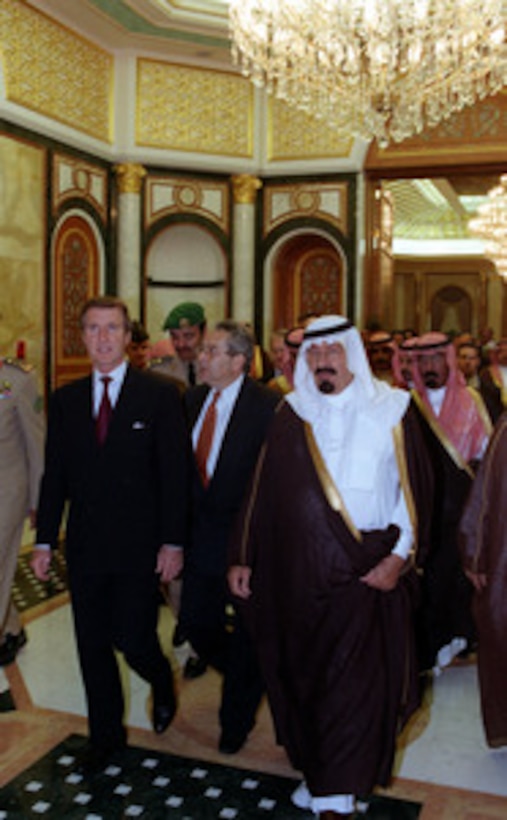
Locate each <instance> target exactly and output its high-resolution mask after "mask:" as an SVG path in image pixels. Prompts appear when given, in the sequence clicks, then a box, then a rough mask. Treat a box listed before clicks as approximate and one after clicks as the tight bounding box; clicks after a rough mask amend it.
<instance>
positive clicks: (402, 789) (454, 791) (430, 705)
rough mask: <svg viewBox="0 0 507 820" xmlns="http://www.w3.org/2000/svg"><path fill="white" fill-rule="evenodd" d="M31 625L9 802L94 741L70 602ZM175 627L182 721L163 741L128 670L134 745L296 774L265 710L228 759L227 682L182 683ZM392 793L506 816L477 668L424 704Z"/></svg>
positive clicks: (5, 717)
mask: <svg viewBox="0 0 507 820" xmlns="http://www.w3.org/2000/svg"><path fill="white" fill-rule="evenodd" d="M24 618H25V624H26V632H27V635H28V643H27V645H26V646H25V647H24V648H23V649H22V650H21V652H20V653H19V655H18V657H17V660H16V662H15V663H13V664H11V665H10V666H7V667H4V668H0V697H1V698H3V699H4V702H5V698H6V697H7V698H8V697H9V696H10V697H11V698H12V700H13V703H14V705H15V707H16V708H15V710H12V711H4V712H1V713H0V795H1V787H2V786H4V785H5V784H7V783H8V782H9V781H10V780H11V779H12V778H13V777H15V776H16V775H17V774H18V773H19V772H21V771H23V769H25V768H26V767H27V766H28V765H29V764H31V763H32V762H33V761H35V760H37V759H38V758H39V757H41V756H42V755H43V754H45V753H46V752H47V751H48V750H49V749H51V748H52V747H53V746H55V745H56V744H57V743H59V742H61V741H62V740H63V739H64V738H66V737H67V736H68V735H69V734H71V733H78V734H86V720H85V709H84V697H83V689H82V685H81V680H80V676H79V672H78V667H77V658H76V652H75V648H74V641H73V637H72V623H71V615H70V609H69V605H68V602H67V601H66V596H65V595H63V596H61V595H60V596H57V597H56V598H55V599H54V600H52V601H48V602H47V604H42V605H39V606H37V607H36V608H35V609H33V610H28V611H27V612H26V613H25V616H24ZM172 628H173V622H172V617H171V614H170V611H169V610H168V608H167V607H165V606H164V607H162V608H161V619H160V635H161V639H162V643H163V645H164V648H165V650H166V652H167V654H168V655H169V656H170V657H171V658H172V663H173V667H174V670H175V675H176V681H177V687H178V691H179V702H180V706H179V711H178V714H177V716H176V718H175V720H174V722H173V724H172V725H171V727H170V728H169V730H168V731H167V732H166V733H165V734H164V735H163V736H155V735H154V734H153V732H152V731H151V729H150V722H149V716H148V687H147V685H146V684H145V683H144V682H143V681H142V680H140V679H139V678H138V677H137V676H136V675H135V674H134V673H132V672H131V671H129V670H128V669H127V668H126V667H125V666H122V670H123V675H124V684H125V690H126V692H127V693H128V696H127V697H128V703H127V723H128V726H129V740H130V742H131V743H133V744H135V745H139V746H141V747H143V748H146V749H156V750H159V751H166V752H170V753H172V754H177V755H182V756H189V757H193V758H197V759H201V760H207V761H209V762H222V763H225V764H227V765H234V766H238V767H239V768H247V769H254V770H257V771H265V772H268V773H272V774H279V775H283V776H289V777H297V773H295V772H293V770H292V769H291V767H290V765H289V764H288V762H287V760H286V757H285V755H284V752H283V750H282V749H280V748H279V747H277V746H276V744H275V742H274V736H273V729H272V724H271V718H270V714H269V710H268V708H267V706H266V704H264V706H263V708H262V709H261V712H260V715H259V719H258V723H257V726H256V727H255V729H254V730H253V732H252V734H251V736H250V738H249V740H248V742H247V744H246V745H245V747H244V748H243V749H242V750H241V751H240V752H239V753H238V754H237V755H235V756H233V757H227V758H224V756H222V755H220V754H219V752H218V750H217V741H218V734H219V728H218V718H217V708H218V701H219V692H220V679H219V676H218V675H217V674H216V673H215V672H213V671H212V670H208V671H207V672H206V674H205V675H204V676H203V677H201V678H199V679H197V680H193V681H187V680H185V679H184V678H183V677H182V673H181V670H182V666H183V664H184V661H185V658H186V653H187V651H188V650H187V648H186V647H182V648H181V649H179V650H177V651H175V650H173V648H172V646H171V634H172ZM384 793H385V794H391V795H393V796H400V797H404V798H405V799H407V800H415V801H418V802H421V803H422V804H423V808H422V811H421V815H420V817H421V820H440V818H442V820H444V818H445V820H457V818H459V819H461V820H483V819H484V820H486V818H496V819H497V820H498V818H507V750H501V751H492V750H490V749H489V748H488V747H487V746H486V743H485V740H484V735H483V730H482V724H481V717H480V710H479V699H478V692H477V676H476V667H475V664H474V662H473V661H467V662H461V663H457V664H455V665H453V666H451V667H449V668H448V669H446V670H445V671H444V672H443V674H441V675H440V676H438V677H435V678H434V679H433V682H432V685H431V686H430V687H429V688H428V690H427V693H426V696H425V702H424V704H423V707H422V708H421V709H420V711H419V712H418V713H417V714H416V715H415V716H414V718H413V719H412V721H411V723H410V725H409V726H408V727H407V728H406V730H405V731H404V733H403V735H402V737H401V738H400V743H399V750H398V754H397V758H396V765H395V772H394V778H393V784H392V787H391V788H390V789H389V790H386V791H385V792H384ZM0 816H1V812H0Z"/></svg>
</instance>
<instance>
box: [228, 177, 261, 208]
mask: <svg viewBox="0 0 507 820" xmlns="http://www.w3.org/2000/svg"><path fill="white" fill-rule="evenodd" d="M231 184H232V194H233V197H234V202H236V203H238V204H239V205H253V204H255V201H256V199H257V191H258V190H260V188H262V182H261V180H260V179H259V178H258V177H254V176H252V174H236V175H235V176H233V177H231Z"/></svg>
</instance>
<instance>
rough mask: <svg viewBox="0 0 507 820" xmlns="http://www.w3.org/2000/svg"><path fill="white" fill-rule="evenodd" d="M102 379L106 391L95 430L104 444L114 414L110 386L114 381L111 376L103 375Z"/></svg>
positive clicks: (100, 442) (98, 439)
mask: <svg viewBox="0 0 507 820" xmlns="http://www.w3.org/2000/svg"><path fill="white" fill-rule="evenodd" d="M100 381H101V382H102V384H103V385H104V392H103V393H102V401H101V402H100V407H99V412H98V415H97V419H96V422H95V432H96V434H97V441H98V443H99V444H100V445H102V444H104V442H105V440H106V436H107V431H108V429H109V422H110V421H111V416H112V415H113V408H112V407H111V401H110V399H109V392H108V386H109V382H111V381H112V379H111V376H101V377H100Z"/></svg>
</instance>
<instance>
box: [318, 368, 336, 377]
mask: <svg viewBox="0 0 507 820" xmlns="http://www.w3.org/2000/svg"><path fill="white" fill-rule="evenodd" d="M315 373H316V375H317V376H319V375H321V374H325V373H328V374H329V375H331V376H336V370H335V369H334V367H318V368H317V370H316V371H315Z"/></svg>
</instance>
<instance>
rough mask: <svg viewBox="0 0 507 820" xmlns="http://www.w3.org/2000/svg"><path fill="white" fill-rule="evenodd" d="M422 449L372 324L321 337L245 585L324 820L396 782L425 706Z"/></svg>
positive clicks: (244, 542) (291, 736) (273, 440)
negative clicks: (415, 608) (366, 336)
mask: <svg viewBox="0 0 507 820" xmlns="http://www.w3.org/2000/svg"><path fill="white" fill-rule="evenodd" d="M421 446H422V445H421V440H420V438H419V435H418V426H417V422H416V420H415V413H412V411H411V406H410V396H409V394H408V393H407V392H406V391H402V390H397V389H394V388H391V387H389V386H388V385H386V384H385V383H380V382H378V381H377V380H376V379H374V378H373V376H372V373H371V370H370V367H369V365H368V361H367V358H366V354H365V351H364V347H363V344H362V341H361V338H360V335H359V333H358V331H357V330H356V328H354V327H353V326H352V325H351V323H350V322H349V321H348V320H347V319H345V318H343V317H341V316H324V317H320V318H318V319H316V320H315V321H313V322H312V323H311V324H310V325H308V327H307V328H306V329H305V333H304V340H303V343H302V345H301V348H300V352H299V354H298V359H297V363H296V370H295V390H294V392H292V393H290V394H289V395H288V396H287V397H286V402H285V403H284V405H283V406H282V407H281V409H280V410H279V412H278V413H277V415H276V417H275V419H274V423H273V425H272V427H271V432H270V435H269V437H268V440H267V443H266V445H265V449H264V451H263V452H262V453H261V457H260V460H259V463H258V466H257V472H256V475H255V477H254V482H253V485H252V489H251V493H250V497H249V498H248V499H247V501H246V503H245V507H244V511H243V515H242V517H241V518H240V521H239V524H238V528H237V530H236V533H235V539H234V542H233V546H232V547H231V567H230V570H229V583H230V586H231V589H232V591H233V593H234V594H235V595H237V596H238V598H239V599H242V600H243V607H244V614H245V617H246V618H247V620H248V621H249V623H250V626H251V628H252V630H253V634H254V638H255V640H256V643H257V648H258V653H259V657H260V662H261V667H262V671H263V675H264V681H265V684H266V688H267V692H268V697H269V700H270V705H271V709H272V712H273V716H274V721H275V726H276V732H277V738H278V741H279V742H280V743H281V744H283V745H284V746H285V748H286V750H287V753H288V755H289V758H290V760H291V762H292V764H293V765H294V767H295V768H297V769H299V770H300V771H302V773H303V775H304V778H305V785H304V786H303V788H300V789H299V790H298V792H297V796H296V795H295V797H294V799H295V802H296V801H297V804H298V805H300V806H305V807H310V808H312V809H313V811H314V812H315V813H316V814H318V815H319V817H320V818H322V820H324V819H325V820H330V818H336V817H338V818H342V817H351V816H352V814H353V812H354V811H355V801H356V797H357V795H364V794H368V793H370V792H371V791H372V789H373V788H374V787H375V786H376V785H381V786H385V785H386V784H387V782H388V780H389V778H390V774H391V767H392V762H393V756H394V750H395V739H396V733H397V731H398V729H399V727H400V725H402V724H403V722H404V721H405V720H406V719H407V717H408V716H409V715H410V714H411V713H412V711H413V710H414V709H415V708H416V706H417V704H418V687H417V676H416V668H415V663H414V653H413V636H412V597H413V586H412V584H413V583H417V582H416V579H415V573H414V571H413V564H414V557H415V552H416V542H417V538H418V537H419V539H421V538H422V539H423V540H425V538H426V535H425V533H423V532H422V531H421V530H420V528H419V523H418V520H417V512H416V510H417V501H418V499H419V498H421V497H424V494H425V493H426V494H427V497H428V498H430V497H431V472H429V471H428V462H427V460H426V458H425V456H424V451H422V452H421ZM425 520H427V517H424V516H421V518H420V522H421V524H422V525H424V522H425ZM420 546H421V542H420V543H419V547H420ZM425 546H426V545H425Z"/></svg>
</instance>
